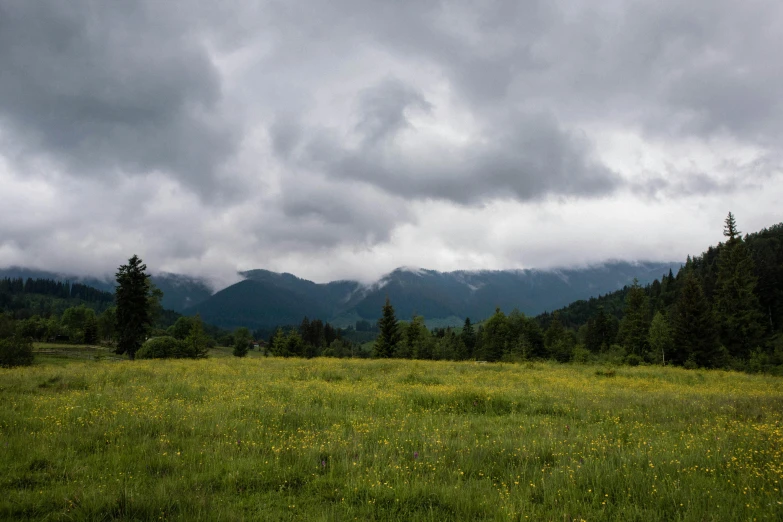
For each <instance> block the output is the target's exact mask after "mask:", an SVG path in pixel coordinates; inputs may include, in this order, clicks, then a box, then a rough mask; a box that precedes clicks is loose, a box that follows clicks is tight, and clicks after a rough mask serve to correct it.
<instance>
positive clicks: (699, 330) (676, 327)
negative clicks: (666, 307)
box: [671, 271, 722, 368]
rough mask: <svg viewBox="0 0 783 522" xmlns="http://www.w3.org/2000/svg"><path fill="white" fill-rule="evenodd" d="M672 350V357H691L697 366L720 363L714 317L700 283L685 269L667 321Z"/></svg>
mask: <svg viewBox="0 0 783 522" xmlns="http://www.w3.org/2000/svg"><path fill="white" fill-rule="evenodd" d="M671 327H672V338H673V341H674V351H673V352H672V361H673V362H675V363H677V364H683V363H685V362H688V361H691V362H692V363H693V364H695V365H697V366H703V367H707V368H712V367H715V366H720V365H721V364H722V361H721V360H720V359H721V355H722V354H721V350H720V346H719V344H718V336H717V334H716V330H715V319H714V316H713V313H712V309H711V308H710V305H709V303H708V302H707V300H706V299H705V297H704V293H703V292H702V290H701V285H700V284H699V281H698V280H697V279H696V276H695V275H693V273H692V271H688V273H687V275H686V276H685V280H684V282H683V287H682V290H681V292H680V298H679V299H678V301H677V304H676V305H675V308H674V313H673V315H672V321H671Z"/></svg>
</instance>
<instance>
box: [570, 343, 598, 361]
mask: <svg viewBox="0 0 783 522" xmlns="http://www.w3.org/2000/svg"><path fill="white" fill-rule="evenodd" d="M592 355H593V354H592V353H590V350H588V349H587V348H585V346H584V345H583V344H578V345H576V347H575V348H574V352H573V354H572V356H571V360H572V361H573V362H575V363H586V362H588V361H589V360H590V359H591V358H592Z"/></svg>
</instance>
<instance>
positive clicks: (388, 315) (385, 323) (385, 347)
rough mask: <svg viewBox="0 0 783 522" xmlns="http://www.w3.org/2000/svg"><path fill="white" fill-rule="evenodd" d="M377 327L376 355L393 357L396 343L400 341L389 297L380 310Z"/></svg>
mask: <svg viewBox="0 0 783 522" xmlns="http://www.w3.org/2000/svg"><path fill="white" fill-rule="evenodd" d="M378 329H379V330H380V333H379V334H378V337H377V338H376V339H375V356H376V357H384V358H388V357H393V356H394V350H395V348H396V346H397V343H399V342H400V331H399V327H398V325H397V317H396V316H395V315H394V307H392V305H391V302H390V301H389V298H388V297H387V298H386V304H384V305H383V308H382V310H381V318H380V319H378Z"/></svg>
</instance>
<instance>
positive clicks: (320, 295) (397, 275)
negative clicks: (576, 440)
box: [185, 262, 680, 328]
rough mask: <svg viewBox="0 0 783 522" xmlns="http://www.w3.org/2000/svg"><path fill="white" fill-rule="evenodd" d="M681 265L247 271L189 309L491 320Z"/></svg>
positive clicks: (220, 317)
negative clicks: (341, 275)
mask: <svg viewBox="0 0 783 522" xmlns="http://www.w3.org/2000/svg"><path fill="white" fill-rule="evenodd" d="M679 266H680V263H626V262H612V263H606V264H603V265H600V266H594V267H588V268H574V269H558V270H481V271H456V272H438V271H435V270H424V269H412V268H398V269H396V270H394V271H393V272H391V273H389V274H387V275H386V276H384V277H382V278H381V279H380V280H379V281H377V282H375V283H373V284H370V285H362V284H360V283H358V282H356V281H334V282H331V283H325V284H318V283H314V282H312V281H308V280H306V279H302V278H299V277H296V276H295V275H293V274H288V273H283V274H280V273H276V272H270V271H268V270H250V271H247V272H242V273H241V275H242V276H244V277H245V278H246V279H245V280H244V281H241V282H239V283H237V284H235V285H232V286H229V287H228V288H225V289H223V290H221V291H219V292H217V293H216V294H215V295H213V296H211V297H210V298H208V299H206V300H204V301H203V302H201V303H200V304H198V305H196V306H192V307H190V308H188V309H186V310H185V313H188V314H192V313H196V312H198V313H200V314H201V316H202V317H203V318H204V320H205V321H206V322H208V323H212V324H216V325H218V326H222V327H228V328H232V327H235V326H248V327H251V328H270V327H274V326H276V325H285V324H297V323H299V322H300V321H301V320H302V318H303V317H305V316H308V317H310V318H311V319H315V318H319V319H323V320H328V321H329V322H331V323H332V324H334V325H337V326H348V325H351V324H353V323H354V322H355V321H357V320H360V319H365V320H368V321H370V322H373V323H374V322H375V320H376V319H377V318H378V315H379V314H380V310H381V307H382V306H383V304H384V302H385V300H386V297H389V299H390V300H391V302H392V304H393V305H394V308H395V311H396V312H397V317H398V318H402V319H408V318H410V317H412V316H413V315H414V314H415V315H423V316H424V317H425V318H426V319H427V322H428V324H429V325H430V326H435V325H437V326H443V325H456V324H460V323H462V322H463V321H464V319H465V318H466V317H470V318H471V319H473V320H474V321H477V320H481V319H484V318H486V317H489V316H490V315H492V313H493V312H494V311H495V308H496V307H500V308H501V309H503V310H506V311H511V310H512V309H514V308H518V309H519V310H520V311H521V312H523V313H525V314H527V315H536V314H539V313H541V312H544V311H546V310H552V309H555V308H559V307H562V306H565V305H567V304H569V303H571V302H573V301H576V300H578V299H587V298H589V297H591V296H597V295H600V294H605V293H608V292H612V291H615V290H618V289H620V288H622V287H623V286H625V285H628V284H630V283H631V282H632V281H633V279H634V278H637V279H638V280H639V281H640V282H641V283H642V284H646V283H649V282H652V281H653V280H654V279H655V278H660V277H661V276H662V275H664V274H666V273H668V271H669V269H670V268H671V269H674V270H676V269H677V268H679Z"/></svg>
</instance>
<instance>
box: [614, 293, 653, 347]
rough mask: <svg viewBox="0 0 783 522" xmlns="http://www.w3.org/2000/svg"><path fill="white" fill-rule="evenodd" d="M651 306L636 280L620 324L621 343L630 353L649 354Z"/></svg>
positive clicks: (627, 299)
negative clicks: (648, 316) (648, 317)
mask: <svg viewBox="0 0 783 522" xmlns="http://www.w3.org/2000/svg"><path fill="white" fill-rule="evenodd" d="M648 314H649V305H648V301H647V296H646V295H645V293H644V289H643V288H642V287H641V286H639V281H638V280H637V279H636V278H634V280H633V285H631V288H630V290H629V291H628V296H627V297H626V299H625V313H624V316H623V320H622V321H621V322H620V333H619V337H620V341H621V342H622V343H623V344H624V345H625V348H626V349H627V350H628V352H629V353H631V354H635V355H638V356H640V357H641V356H643V355H644V354H645V353H646V352H647V347H648V344H647V337H648V335H649V328H650V325H649V322H648V319H647V315H648Z"/></svg>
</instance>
